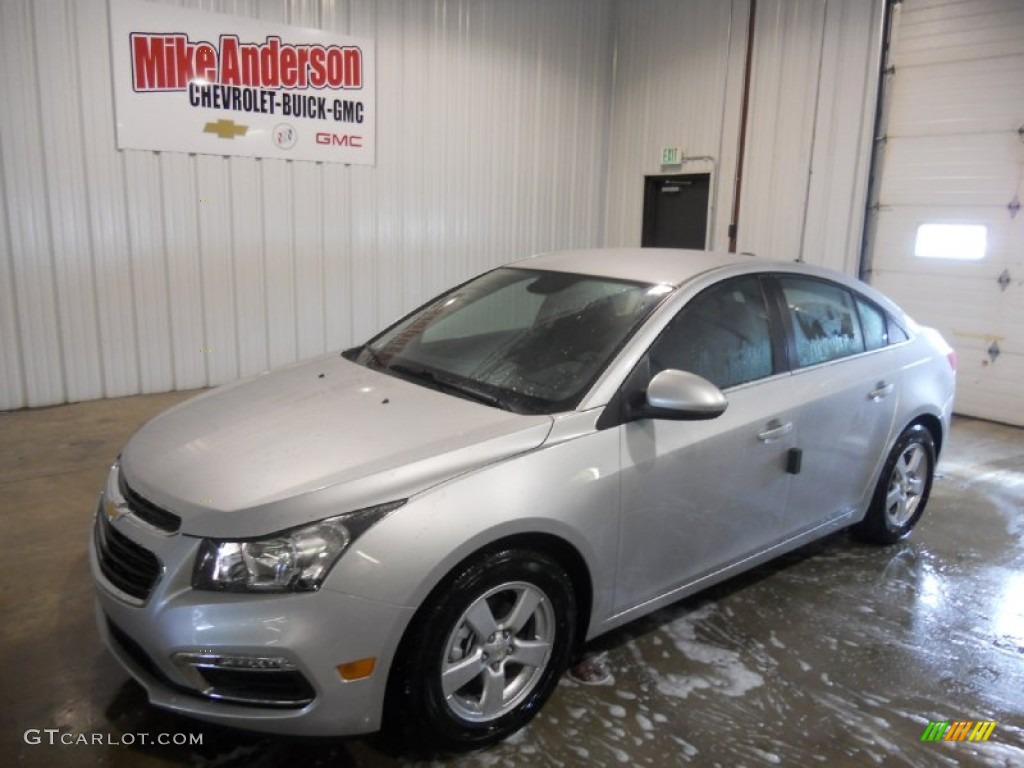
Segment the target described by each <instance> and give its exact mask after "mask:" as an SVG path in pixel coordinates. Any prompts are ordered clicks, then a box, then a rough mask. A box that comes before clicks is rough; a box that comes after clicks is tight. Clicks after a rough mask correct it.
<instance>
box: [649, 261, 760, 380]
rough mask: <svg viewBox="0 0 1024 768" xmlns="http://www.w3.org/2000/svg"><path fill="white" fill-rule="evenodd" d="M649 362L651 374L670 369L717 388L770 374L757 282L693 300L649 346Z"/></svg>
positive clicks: (727, 285)
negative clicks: (699, 378)
mask: <svg viewBox="0 0 1024 768" xmlns="http://www.w3.org/2000/svg"><path fill="white" fill-rule="evenodd" d="M649 359H650V364H651V375H654V374H655V373H658V372H659V371H663V370H665V369H666V368H675V369H677V370H681V371H689V372H690V373H696V374H697V375H698V376H703V377H704V378H705V379H707V380H708V381H710V382H711V383H712V384H714V385H715V386H717V387H718V388H719V389H726V388H727V387H734V386H736V385H737V384H743V383H744V382H747V381H754V380H755V379H760V378H764V377H765V376H770V375H771V374H772V372H773V370H774V368H773V359H772V341H771V333H770V332H769V329H768V313H767V311H766V310H765V303H764V298H763V296H762V293H761V284H760V282H759V281H758V279H757V278H756V277H753V276H751V277H740V278H735V279H732V280H728V281H726V282H724V283H722V284H720V285H716V286H714V287H713V288H709V289H708V290H706V291H704V292H703V293H701V294H699V295H698V296H696V297H695V298H694V299H693V300H692V301H690V303H688V304H687V305H686V306H685V307H683V308H682V309H681V310H680V311H679V314H678V315H676V316H675V318H673V320H672V322H671V323H669V325H668V327H667V328H666V329H665V331H664V332H663V333H662V334H661V336H659V337H658V340H657V341H656V342H654V344H653V345H652V346H651V350H650V353H649Z"/></svg>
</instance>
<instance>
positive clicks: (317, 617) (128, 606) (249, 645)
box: [89, 472, 414, 736]
mask: <svg viewBox="0 0 1024 768" xmlns="http://www.w3.org/2000/svg"><path fill="white" fill-rule="evenodd" d="M113 474H116V472H115V473H112V475H113ZM108 495H109V496H111V497H112V498H113V500H114V501H115V502H116V503H118V504H120V503H121V501H122V500H121V498H120V497H119V495H118V491H117V489H116V486H112V484H111V482H108V486H107V489H106V491H105V493H104V494H103V496H101V498H100V504H99V509H98V510H97V522H96V524H97V526H102V525H108V526H111V527H113V528H114V529H115V530H116V532H117V534H119V535H120V536H122V537H126V538H127V539H129V540H130V541H131V542H133V543H134V544H136V545H138V546H139V547H142V548H143V549H145V550H146V551H148V552H151V553H152V554H153V555H154V556H155V557H156V559H157V561H158V563H159V575H158V576H157V578H156V582H155V584H153V586H152V589H151V590H150V592H149V594H148V596H147V597H145V598H141V599H140V598H139V597H136V596H132V595H130V594H126V593H125V592H124V591H122V590H121V589H119V588H118V587H117V586H115V584H113V583H112V582H111V581H110V579H108V578H107V576H106V575H105V574H104V570H103V569H102V568H101V566H100V556H99V554H98V551H97V536H94V537H93V541H92V545H91V546H90V548H89V549H90V565H91V568H92V575H93V580H94V582H95V585H96V618H97V624H98V626H99V630H100V634H101V635H102V637H103V640H104V642H105V644H106V645H107V647H108V648H109V649H110V651H111V652H112V653H113V655H114V657H115V658H116V659H117V660H118V661H119V662H120V663H121V665H122V666H123V667H124V668H125V669H126V670H127V671H128V672H129V673H130V674H131V675H132V677H134V678H135V679H136V680H138V681H139V683H141V684H142V686H143V687H144V688H145V689H146V692H147V694H148V697H149V700H150V702H151V703H152V704H154V705H156V706H158V707H162V708H164V709H169V710H172V711H174V712H178V713H181V714H185V715H189V716H192V717H195V718H198V719H201V720H207V721H210V722H216V723H219V724H223V725H229V726H234V727H238V728H246V729H249V730H257V731H264V732H271V733H287V734H295V735H307V736H327V735H349V734H358V733H368V732H372V731H375V730H377V729H378V728H379V727H380V722H381V716H382V712H383V704H384V695H385V690H386V685H387V674H388V670H389V668H390V663H391V659H392V657H393V655H394V652H395V649H396V647H397V645H398V642H399V640H400V639H401V634H402V632H403V631H404V628H405V626H406V625H407V623H408V621H409V620H410V619H411V617H412V613H413V610H414V609H412V608H408V607H403V606H396V605H390V604H387V603H381V602H376V601H371V600H365V599H362V598H359V597H356V596H353V595H349V594H345V593H342V592H338V591H336V590H331V589H329V588H327V587H324V588H323V589H321V590H320V591H318V592H312V593H303V594H287V595H244V594H227V593H217V592H206V591H199V590H193V589H192V588H191V576H192V566H193V562H194V559H195V553H196V550H197V549H198V547H199V543H200V540H199V539H196V538H193V537H189V536H182V535H178V534H174V535H167V534H166V533H162V532H160V531H157V530H155V529H153V528H152V527H151V526H149V525H147V524H145V523H144V522H142V521H140V520H138V519H137V518H135V517H134V516H133V515H130V514H126V515H120V516H115V518H114V519H113V520H111V521H109V522H106V521H105V519H104V518H105V509H106V499H107V497H108ZM107 530H108V531H109V528H108V529H107ZM100 538H102V537H100ZM108 565H109V564H108ZM108 572H109V567H108ZM122 586H123V585H122ZM176 658H177V662H176V661H175V659H176ZM183 658H186V659H192V660H194V659H218V658H229V659H248V658H252V659H259V660H264V661H265V660H268V659H269V660H272V662H266V663H268V664H270V667H272V668H270V669H247V670H239V669H237V668H235V669H228V670H225V669H219V670H200V672H199V673H197V670H196V668H195V667H194V666H193V665H190V664H187V663H183V662H182V659H183ZM367 658H373V659H375V660H376V664H375V666H374V668H373V672H372V674H370V676H369V677H364V678H362V679H357V680H345V679H343V678H342V676H341V673H340V672H339V666H340V665H344V664H348V663H351V662H353V661H356V660H361V659H367ZM243 702H244V703H243Z"/></svg>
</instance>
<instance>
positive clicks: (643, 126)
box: [606, 0, 883, 272]
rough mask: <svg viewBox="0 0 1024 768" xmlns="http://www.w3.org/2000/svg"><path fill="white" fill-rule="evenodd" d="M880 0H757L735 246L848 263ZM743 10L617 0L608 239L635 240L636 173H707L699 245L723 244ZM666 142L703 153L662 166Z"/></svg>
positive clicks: (856, 245)
mask: <svg viewBox="0 0 1024 768" xmlns="http://www.w3.org/2000/svg"><path fill="white" fill-rule="evenodd" d="M882 10H883V2H882V0H868V1H866V2H857V3H849V2H842V0H759V2H758V3H757V8H756V13H755V22H756V24H755V30H754V48H753V57H754V58H753V62H752V78H751V79H752V82H751V91H750V106H749V117H748V129H747V148H746V159H745V163H744V165H745V167H744V169H743V181H742V184H743V187H742V199H741V201H740V203H741V210H740V215H739V237H738V247H739V250H745V251H751V252H753V253H756V254H757V255H758V256H762V257H766V258H778V259H784V260H792V259H796V258H798V257H802V258H804V260H806V261H809V262H812V263H816V264H822V265H825V266H830V267H833V268H835V269H839V270H843V271H846V272H856V271H857V267H858V259H859V254H860V245H861V237H862V232H863V220H864V214H863V208H864V201H865V197H866V194H867V178H868V171H869V165H870V157H871V126H872V122H873V116H874V107H875V100H876V94H877V80H878V60H879V55H880V46H881V32H882ZM749 13H750V4H749V3H748V2H747V1H746V0H734V1H733V2H731V3H727V2H710V1H704V0H689V1H687V2H678V1H676V0H648V1H646V2H629V3H621V4H620V5H619V6H618V18H617V21H616V32H617V45H616V72H615V86H614V100H613V112H612V132H611V149H610V160H609V184H608V201H607V204H606V210H607V222H606V239H607V243H608V244H609V245H638V244H639V242H640V235H641V225H642V215H643V180H644V176H645V175H657V174H660V173H670V172H673V173H675V172H680V171H681V172H684V173H689V172H706V171H710V172H712V174H713V179H714V180H715V181H714V183H713V189H712V199H711V205H712V206H713V207H714V210H713V211H712V212H711V230H710V232H709V246H710V247H712V248H720V249H724V248H725V247H726V246H727V244H728V224H729V223H730V220H731V214H732V201H733V195H734V192H735V176H736V162H737V149H738V139H739V130H740V118H741V115H740V106H741V99H742V86H743V70H744V64H745V54H746V45H747V30H748V22H749ZM667 146H679V147H681V148H682V149H683V152H684V155H685V156H688V157H693V156H698V155H707V156H711V157H713V158H714V161H713V162H708V161H700V162H694V163H685V164H684V165H683V166H682V168H681V169H680V168H678V167H677V168H663V167H662V166H661V165H660V156H661V149H662V147H667Z"/></svg>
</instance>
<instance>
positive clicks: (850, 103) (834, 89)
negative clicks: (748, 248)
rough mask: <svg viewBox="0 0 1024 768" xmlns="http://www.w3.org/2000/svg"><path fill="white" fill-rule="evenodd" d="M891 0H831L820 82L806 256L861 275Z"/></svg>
mask: <svg viewBox="0 0 1024 768" xmlns="http://www.w3.org/2000/svg"><path fill="white" fill-rule="evenodd" d="M883 13H884V2H883V0H872V1H871V2H857V3H848V2H835V1H833V2H829V3H828V5H827V6H826V8H825V28H824V33H825V38H824V41H823V45H822V49H821V55H822V62H821V73H820V75H819V78H820V80H819V84H818V93H817V101H818V110H817V115H816V117H815V121H816V123H815V130H814V134H813V135H814V142H813V148H812V155H811V167H810V169H809V170H810V182H809V184H808V186H807V200H806V206H805V214H804V215H805V221H804V229H803V243H802V247H801V249H800V254H801V256H802V258H803V259H804V261H807V262H810V263H812V264H821V265H824V266H828V267H831V268H833V269H838V270H840V271H842V272H847V273H849V274H857V272H858V271H859V269H860V256H861V244H862V241H863V235H864V207H865V201H866V199H867V188H868V177H869V175H870V169H871V149H872V136H873V130H874V124H875V103H876V102H877V99H878V76H879V59H880V56H881V44H882V24H883Z"/></svg>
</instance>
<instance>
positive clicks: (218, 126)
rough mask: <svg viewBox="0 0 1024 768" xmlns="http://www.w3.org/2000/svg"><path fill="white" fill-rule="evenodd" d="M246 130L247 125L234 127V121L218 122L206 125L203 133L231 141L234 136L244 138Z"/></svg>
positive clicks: (247, 128)
mask: <svg viewBox="0 0 1024 768" xmlns="http://www.w3.org/2000/svg"><path fill="white" fill-rule="evenodd" d="M248 130H249V126H248V125H235V121H234V120H218V121H217V122H216V123H207V124H206V126H205V127H204V128H203V133H216V134H217V135H218V136H219V137H220V138H222V139H233V138H235V136H245V132H246V131H248Z"/></svg>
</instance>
